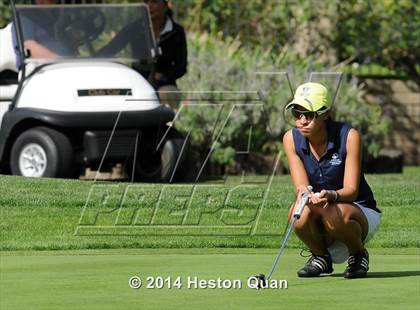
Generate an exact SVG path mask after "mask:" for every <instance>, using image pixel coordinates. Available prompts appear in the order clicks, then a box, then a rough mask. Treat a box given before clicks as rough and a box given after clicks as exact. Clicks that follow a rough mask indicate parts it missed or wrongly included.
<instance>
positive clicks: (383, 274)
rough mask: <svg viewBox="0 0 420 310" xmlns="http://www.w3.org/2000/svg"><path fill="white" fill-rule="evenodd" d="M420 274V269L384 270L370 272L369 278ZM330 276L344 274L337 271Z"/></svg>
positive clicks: (341, 275)
mask: <svg viewBox="0 0 420 310" xmlns="http://www.w3.org/2000/svg"><path fill="white" fill-rule="evenodd" d="M415 276H420V270H410V271H384V272H368V274H367V278H372V279H373V278H403V277H415ZM330 277H343V274H340V273H335V274H332V275H330Z"/></svg>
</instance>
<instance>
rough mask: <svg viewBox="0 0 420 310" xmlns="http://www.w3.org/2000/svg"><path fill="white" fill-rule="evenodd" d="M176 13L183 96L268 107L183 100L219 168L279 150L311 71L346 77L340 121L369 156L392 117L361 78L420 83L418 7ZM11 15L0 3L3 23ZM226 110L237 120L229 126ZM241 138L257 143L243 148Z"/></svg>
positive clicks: (303, 4)
mask: <svg viewBox="0 0 420 310" xmlns="http://www.w3.org/2000/svg"><path fill="white" fill-rule="evenodd" d="M3 1H4V0H3ZM75 1H76V0H75ZM70 2H71V1H70ZM82 2H83V1H82ZM90 2H92V1H90ZM115 2H123V1H115ZM130 2H133V1H130ZM172 7H173V10H174V14H175V18H176V19H177V20H178V21H179V22H180V23H181V24H182V25H183V26H184V27H185V28H186V29H187V32H188V44H189V71H188V74H187V75H186V76H185V77H184V78H182V79H181V80H180V81H179V85H180V87H181V89H183V90H186V91H197V90H199V91H243V90H247V91H249V93H243V94H241V95H238V94H236V95H232V94H230V96H240V98H239V99H240V100H241V101H242V102H243V103H253V102H254V101H253V98H254V97H253V96H256V95H255V93H256V92H257V91H259V93H258V96H260V97H259V98H260V99H261V98H262V100H263V101H264V105H265V107H264V109H260V108H258V107H255V106H253V107H251V105H248V106H246V107H243V108H241V109H239V108H236V109H234V110H232V109H231V108H228V106H229V104H225V105H224V107H223V108H220V109H219V108H218V106H216V107H217V108H215V107H214V104H217V103H220V100H222V102H226V103H228V102H232V100H230V99H232V98H230V99H229V98H228V99H226V96H227V93H224V94H221V93H212V94H210V93H202V94H196V96H199V97H200V98H199V99H200V100H201V101H200V102H202V103H208V109H207V110H206V109H204V108H200V109H194V108H193V106H194V105H193V101H194V100H191V99H194V98H192V96H193V95H192V94H185V98H184V99H185V100H184V101H183V102H184V106H183V112H182V119H180V122H179V123H180V126H181V127H183V129H184V130H185V131H187V132H190V135H191V138H192V141H193V144H194V145H195V146H197V150H198V151H197V154H198V153H200V154H205V153H206V151H209V149H211V148H212V147H213V148H214V152H213V155H212V157H211V160H212V161H214V162H215V163H217V164H226V165H231V164H233V163H234V162H235V150H234V148H235V147H234V146H239V147H240V148H246V147H248V148H250V147H251V148H254V149H255V150H260V152H263V153H267V154H268V153H271V154H273V153H277V152H278V150H280V149H281V144H280V141H281V137H282V134H283V133H284V132H285V130H286V129H287V124H286V123H285V122H284V120H283V117H282V108H283V106H284V104H285V103H286V102H287V100H289V99H290V98H291V95H292V91H291V88H292V89H293V88H295V87H296V86H297V85H298V84H299V83H301V82H304V81H307V80H308V77H309V74H308V72H311V71H327V72H336V71H339V72H343V73H345V75H344V78H343V80H342V83H341V86H340V91H339V92H338V96H337V98H336V101H337V103H336V106H335V107H336V108H335V117H336V118H337V119H339V120H345V121H349V122H351V123H352V124H354V126H356V127H357V128H359V129H360V130H361V132H362V134H363V136H364V145H365V150H366V151H367V152H368V153H369V154H372V155H376V154H377V153H378V151H379V149H380V147H381V143H382V140H383V137H384V136H385V135H386V134H387V132H389V130H390V128H391V120H389V119H387V118H385V117H384V116H383V115H382V114H383V113H382V110H381V107H380V106H378V105H372V104H369V103H367V102H366V101H365V99H364V91H365V90H364V84H363V82H362V81H361V80H360V79H358V78H360V77H366V76H387V77H389V76H392V77H394V78H403V79H410V80H413V81H414V82H416V83H417V85H420V78H419V68H420V66H419V63H420V62H419V60H420V59H419V58H420V4H419V2H418V1H416V0H370V1H366V0H347V1H338V0H334V1H316V0H293V1H291V0H281V1H279V0H252V1H245V0H244V1H237V0H182V1H181V0H179V1H176V0H174V1H172ZM9 17H10V15H9V11H8V9H7V6H5V4H4V2H1V3H0V26H4V25H5V24H6V23H7V21H8V20H9ZM272 71H276V72H278V71H284V72H288V73H289V77H290V80H291V85H289V83H288V82H287V81H286V80H287V79H286V78H285V76H284V75H269V74H261V73H260V74H257V72H272ZM335 78H336V77H335ZM334 83H336V81H335V82H334ZM334 85H335V86H334ZM334 85H331V87H333V89H335V88H334V87H336V84H334ZM290 86H291V87H290ZM223 96H224V97H223ZM203 98H204V99H205V100H204V99H203ZM195 99H197V98H195ZM254 99H255V98H254ZM235 100H238V98H236V99H235ZM212 105H213V106H212ZM230 106H232V105H230ZM198 110H200V111H198ZM229 113H231V121H227V122H225V123H223V122H222V121H221V120H226V117H227V116H228V115H229ZM245 116H246V117H245ZM233 119H234V120H235V121H232V120H233ZM246 119H248V120H247V121H245V120H246ZM244 122H245V123H244ZM246 122H248V123H246ZM257 124H258V125H259V126H256V125H257ZM218 126H219V127H218ZM220 126H222V127H223V126H224V127H223V133H221V132H222V131H221V128H222V127H220ZM251 127H252V130H250V129H249V128H251ZM197 128H198V129H199V130H197ZM267 133H269V134H267ZM218 135H220V137H219V138H220V139H219V140H218V142H217V143H216V144H215V145H214V146H212V141H214V138H215V137H217V136H218ZM244 141H253V142H252V143H253V144H252V145H249V143H248V145H243V144H244Z"/></svg>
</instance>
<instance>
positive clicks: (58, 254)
mask: <svg viewBox="0 0 420 310" xmlns="http://www.w3.org/2000/svg"><path fill="white" fill-rule="evenodd" d="M298 252H299V251H298V250H287V251H286V252H285V254H284V256H283V257H282V258H281V261H280V265H279V268H278V269H277V271H276V273H275V274H274V277H273V278H274V279H277V280H287V281H288V288H287V289H279V290H275V289H270V290H259V291H257V290H253V289H248V288H247V285H246V279H247V277H248V276H251V275H255V274H259V273H266V272H267V270H268V269H269V267H270V266H271V264H272V262H273V259H274V256H275V251H274V250H272V249H271V250H268V249H224V250H223V249H222V250H220V249H189V250H185V249H182V250H181V249H172V250H171V249H163V250H162V249H155V250H153V249H137V250H135V249H134V250H133V249H119V250H82V251H55V252H49V251H42V252H40V251H36V252H33V251H29V252H22V251H20V252H3V254H2V256H1V270H2V272H1V282H0V308H1V309H63V308H66V309H168V308H170V309H309V308H312V309H337V308H340V309H382V310H384V309H419V305H420V295H419V294H418V293H419V283H420V282H419V281H420V262H419V254H420V253H419V249H401V250H398V249H376V250H372V251H371V267H370V269H371V272H370V274H369V277H368V278H367V279H357V280H345V279H343V278H342V276H341V273H342V271H343V269H344V268H345V265H336V266H334V268H335V273H334V274H333V275H332V276H325V277H322V278H315V279H300V278H297V276H296V270H297V269H298V268H300V267H301V266H302V265H303V264H304V262H305V259H304V258H302V257H300V256H299V255H298ZM134 275H136V276H139V277H140V278H141V279H142V280H144V279H145V278H146V277H147V276H153V277H156V276H162V277H172V279H175V278H176V277H178V276H180V277H181V279H182V283H183V287H182V288H181V289H176V288H172V289H168V288H163V289H146V288H145V287H144V285H143V287H142V288H140V289H138V290H135V289H131V288H129V286H128V279H129V278H130V277H131V276H134ZM188 276H191V277H195V276H197V277H198V278H200V279H207V280H208V279H217V278H218V277H221V278H222V279H230V280H236V279H238V280H241V283H242V289H187V277H188Z"/></svg>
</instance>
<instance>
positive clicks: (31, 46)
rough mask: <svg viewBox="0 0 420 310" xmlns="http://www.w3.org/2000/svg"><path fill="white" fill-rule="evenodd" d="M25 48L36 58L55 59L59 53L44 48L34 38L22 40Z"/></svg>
mask: <svg viewBox="0 0 420 310" xmlns="http://www.w3.org/2000/svg"><path fill="white" fill-rule="evenodd" d="M24 47H25V50H29V51H30V53H31V54H30V56H31V58H38V59H55V58H59V57H60V55H58V54H56V53H54V52H53V51H51V50H50V49H48V48H46V47H45V46H44V45H42V44H40V43H38V42H36V41H34V40H26V41H25V42H24Z"/></svg>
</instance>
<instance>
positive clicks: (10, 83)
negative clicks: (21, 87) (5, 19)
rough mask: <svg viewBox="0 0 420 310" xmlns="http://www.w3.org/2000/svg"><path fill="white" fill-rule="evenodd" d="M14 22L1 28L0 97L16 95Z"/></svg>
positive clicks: (8, 97)
mask: <svg viewBox="0 0 420 310" xmlns="http://www.w3.org/2000/svg"><path fill="white" fill-rule="evenodd" d="M12 38H13V36H12V23H10V24H8V25H7V26H6V27H5V28H3V29H0V99H2V100H10V99H12V98H13V97H14V95H15V93H16V89H17V83H18V73H17V72H18V68H17V64H16V55H15V51H14V48H13V39H12Z"/></svg>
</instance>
